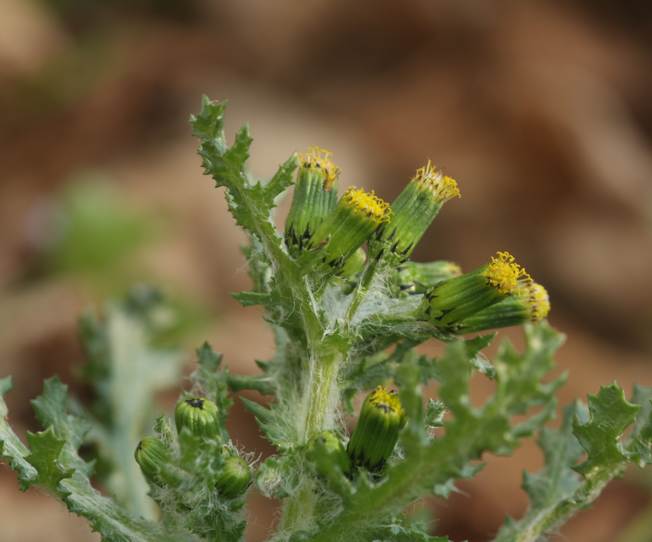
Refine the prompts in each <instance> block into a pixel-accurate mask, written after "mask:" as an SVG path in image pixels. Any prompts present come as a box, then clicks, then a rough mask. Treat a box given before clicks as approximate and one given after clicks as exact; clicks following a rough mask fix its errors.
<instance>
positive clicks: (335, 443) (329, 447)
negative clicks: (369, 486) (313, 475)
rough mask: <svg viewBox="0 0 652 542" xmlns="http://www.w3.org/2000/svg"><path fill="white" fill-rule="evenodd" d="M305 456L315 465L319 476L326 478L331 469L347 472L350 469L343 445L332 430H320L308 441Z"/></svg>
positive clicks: (349, 462) (349, 461)
mask: <svg viewBox="0 0 652 542" xmlns="http://www.w3.org/2000/svg"><path fill="white" fill-rule="evenodd" d="M306 457H307V458H308V460H309V461H311V462H312V463H313V464H314V465H315V470H316V471H317V473H318V474H320V475H321V476H323V477H325V478H328V477H329V473H330V472H331V469H333V468H336V469H339V470H340V471H341V472H342V473H344V474H347V473H348V472H349V471H350V470H351V460H350V459H349V456H348V455H347V453H346V450H345V448H344V445H343V444H342V442H341V441H340V439H339V438H338V437H337V435H336V434H335V433H333V432H332V431H322V432H321V433H318V434H317V435H315V436H313V437H312V438H311V439H310V441H309V442H308V448H307V450H306Z"/></svg>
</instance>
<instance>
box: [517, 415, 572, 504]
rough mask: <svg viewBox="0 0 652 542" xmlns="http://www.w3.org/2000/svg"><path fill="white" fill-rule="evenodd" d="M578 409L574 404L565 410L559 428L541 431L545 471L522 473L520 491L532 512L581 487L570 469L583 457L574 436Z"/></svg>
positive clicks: (540, 444)
mask: <svg viewBox="0 0 652 542" xmlns="http://www.w3.org/2000/svg"><path fill="white" fill-rule="evenodd" d="M577 409H578V407H577V405H576V404H573V405H571V406H570V407H567V408H566V410H565V411H564V419H563V422H562V425H561V427H560V428H559V429H558V430H554V429H548V428H544V429H542V431H541V433H540V435H539V441H538V442H539V446H540V447H541V449H542V450H543V454H544V458H545V468H544V469H543V470H542V471H541V472H539V473H537V474H528V473H527V472H526V473H524V474H523V489H525V491H526V492H527V494H528V495H529V497H530V502H531V503H532V508H534V509H537V508H538V509H542V508H546V507H549V506H552V505H554V504H555V503H556V502H557V501H559V500H561V499H564V498H567V497H569V496H570V495H572V494H573V493H574V492H575V491H576V490H577V488H578V487H579V485H580V478H579V476H578V475H577V473H575V472H574V471H573V470H572V468H571V467H572V466H573V465H575V464H576V463H577V461H578V460H579V459H580V457H581V456H582V447H581V446H580V444H579V442H578V441H577V439H576V438H575V436H574V435H573V422H574V420H575V419H576V417H577Z"/></svg>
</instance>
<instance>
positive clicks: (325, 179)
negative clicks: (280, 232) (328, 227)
mask: <svg viewBox="0 0 652 542" xmlns="http://www.w3.org/2000/svg"><path fill="white" fill-rule="evenodd" d="M330 154H331V153H330V152H328V151H326V150H324V149H320V148H319V147H311V148H310V149H309V150H308V152H305V153H301V154H299V174H298V178H297V182H296V184H295V186H294V196H293V198H292V205H291V207H290V212H289V213H288V217H287V219H286V221H285V243H286V245H287V247H288V249H289V250H290V252H292V253H294V254H298V253H300V252H301V251H302V250H303V249H304V248H306V247H308V246H309V245H310V241H311V239H312V236H313V235H314V233H315V231H316V230H317V227H318V226H319V225H320V224H321V223H322V222H323V221H324V218H325V217H326V216H327V215H328V214H329V213H330V212H331V211H332V210H333V209H334V208H335V206H336V205H337V189H336V187H335V182H336V180H337V177H338V175H339V169H338V168H337V167H336V166H335V165H334V164H333V162H332V161H331V159H330Z"/></svg>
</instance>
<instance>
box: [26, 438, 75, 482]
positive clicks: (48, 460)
mask: <svg viewBox="0 0 652 542" xmlns="http://www.w3.org/2000/svg"><path fill="white" fill-rule="evenodd" d="M27 442H28V443H29V447H30V449H31V453H30V455H29V457H28V458H27V460H28V461H29V462H30V463H31V464H32V466H33V467H34V468H35V469H36V470H37V471H38V477H37V479H36V480H35V483H36V484H38V485H40V486H42V487H44V488H46V489H48V490H50V491H52V492H55V491H56V490H57V489H58V487H57V486H58V484H59V482H60V481H61V480H63V479H64V478H67V477H69V476H71V475H72V473H73V472H74V470H73V469H71V468H67V469H66V468H64V467H63V466H62V465H61V463H60V462H59V457H60V456H61V452H62V451H63V448H64V445H65V443H66V442H65V441H64V440H63V439H61V438H59V437H57V435H56V434H55V432H54V428H53V426H49V427H48V428H47V429H46V430H45V431H41V432H39V433H31V432H28V433H27Z"/></svg>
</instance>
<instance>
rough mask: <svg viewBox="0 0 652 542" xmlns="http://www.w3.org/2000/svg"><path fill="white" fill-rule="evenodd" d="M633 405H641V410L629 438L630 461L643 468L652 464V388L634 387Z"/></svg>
mask: <svg viewBox="0 0 652 542" xmlns="http://www.w3.org/2000/svg"><path fill="white" fill-rule="evenodd" d="M632 403H634V404H636V405H639V406H640V407H641V410H640V411H639V413H638V416H637V417H636V423H635V424H634V430H633V431H632V434H631V435H630V437H629V440H628V448H629V452H630V459H631V460H632V461H635V462H636V463H637V464H638V465H639V467H643V466H645V465H648V464H650V463H652V446H650V443H651V442H652V388H646V387H644V386H638V385H636V386H634V393H633V395H632Z"/></svg>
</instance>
